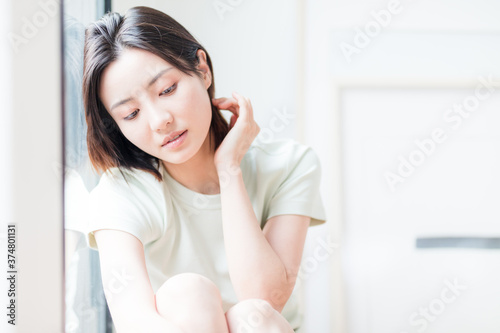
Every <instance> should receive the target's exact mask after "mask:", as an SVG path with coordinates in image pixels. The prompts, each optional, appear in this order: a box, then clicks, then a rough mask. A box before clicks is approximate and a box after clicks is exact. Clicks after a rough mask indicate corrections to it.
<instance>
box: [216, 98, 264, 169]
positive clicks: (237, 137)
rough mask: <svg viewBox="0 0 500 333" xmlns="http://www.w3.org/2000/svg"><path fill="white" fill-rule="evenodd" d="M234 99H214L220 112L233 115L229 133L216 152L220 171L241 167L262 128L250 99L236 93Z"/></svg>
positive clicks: (217, 165) (217, 166)
mask: <svg viewBox="0 0 500 333" xmlns="http://www.w3.org/2000/svg"><path fill="white" fill-rule="evenodd" d="M233 97H234V98H225V97H222V98H214V99H212V103H213V105H215V106H216V107H217V108H218V109H219V110H229V111H231V112H232V113H233V115H232V116H231V122H230V124H229V132H228V133H227V135H226V137H225V138H224V140H223V141H222V143H221V144H220V146H219V147H218V148H217V151H216V152H215V156H214V162H215V166H216V168H217V170H218V171H220V170H223V169H227V168H233V167H235V166H236V167H239V166H240V163H241V160H242V159H243V156H244V155H245V154H246V152H247V151H248V148H249V147H250V145H251V144H252V142H253V140H254V139H255V138H256V137H257V135H258V134H259V132H260V127H259V125H257V123H256V122H255V120H254V118H253V109H252V104H251V103H250V99H248V98H247V97H243V96H241V95H239V94H237V93H235V92H233Z"/></svg>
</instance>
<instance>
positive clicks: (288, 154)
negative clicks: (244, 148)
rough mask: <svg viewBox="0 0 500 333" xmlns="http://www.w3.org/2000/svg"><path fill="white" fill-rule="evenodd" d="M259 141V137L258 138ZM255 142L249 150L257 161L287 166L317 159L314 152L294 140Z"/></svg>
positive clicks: (280, 139)
mask: <svg viewBox="0 0 500 333" xmlns="http://www.w3.org/2000/svg"><path fill="white" fill-rule="evenodd" d="M257 139H258V137H257ZM257 139H256V140H255V141H254V142H253V143H252V145H251V147H250V148H249V152H250V156H251V158H252V159H253V160H255V161H264V163H266V160H268V161H269V160H274V161H276V162H281V163H279V164H283V163H285V164H287V163H290V162H293V161H298V160H301V159H303V158H304V157H308V158H309V159H311V158H312V159H315V158H316V157H317V156H316V153H315V152H314V150H313V149H312V148H311V147H310V146H308V145H305V144H302V143H300V142H298V141H296V140H295V139H292V138H278V139H274V140H267V141H266V140H257Z"/></svg>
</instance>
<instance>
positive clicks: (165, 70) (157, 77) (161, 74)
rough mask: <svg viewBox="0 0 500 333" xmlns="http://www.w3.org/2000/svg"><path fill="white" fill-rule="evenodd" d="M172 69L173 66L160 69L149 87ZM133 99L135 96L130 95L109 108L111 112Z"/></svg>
mask: <svg viewBox="0 0 500 333" xmlns="http://www.w3.org/2000/svg"><path fill="white" fill-rule="evenodd" d="M171 69H173V67H169V68H165V69H164V70H162V71H160V72H159V73H158V74H156V75H155V76H154V77H153V78H152V79H151V81H149V83H148V86H147V88H149V87H151V86H152V85H153V84H154V83H155V82H156V81H158V79H159V78H160V77H162V76H163V74H165V73H166V72H168V71H169V70H171ZM132 100H134V98H133V97H128V98H125V99H124V100H121V101H119V102H116V103H115V104H113V105H112V106H111V108H110V109H109V112H111V111H113V109H114V108H116V107H118V106H120V105H122V104H125V103H127V102H130V101H132Z"/></svg>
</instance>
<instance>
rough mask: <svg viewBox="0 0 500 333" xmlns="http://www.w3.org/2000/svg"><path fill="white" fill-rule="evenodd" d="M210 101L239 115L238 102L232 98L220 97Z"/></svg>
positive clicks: (219, 107)
mask: <svg viewBox="0 0 500 333" xmlns="http://www.w3.org/2000/svg"><path fill="white" fill-rule="evenodd" d="M212 103H213V104H214V105H215V106H216V107H217V108H218V109H220V110H228V111H231V112H232V113H234V114H236V115H239V113H240V112H239V104H238V101H237V100H235V99H234V98H226V97H221V98H217V99H212Z"/></svg>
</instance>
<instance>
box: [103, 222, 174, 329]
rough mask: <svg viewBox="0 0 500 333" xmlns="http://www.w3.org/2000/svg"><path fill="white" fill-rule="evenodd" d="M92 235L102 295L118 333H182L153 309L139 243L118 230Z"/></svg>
mask: <svg viewBox="0 0 500 333" xmlns="http://www.w3.org/2000/svg"><path fill="white" fill-rule="evenodd" d="M94 235H95V239H96V242H97V246H98V248H99V260H100V265H101V277H102V283H103V288H104V294H105V296H106V300H107V302H108V306H109V310H110V313H111V317H112V318H113V323H114V325H115V328H116V330H117V332H118V333H137V332H155V333H160V332H161V333H184V332H183V331H182V330H180V329H179V328H178V327H176V326H174V325H173V324H171V323H169V322H168V321H167V320H166V319H165V318H163V317H162V316H161V315H160V314H159V313H158V312H157V310H156V303H155V294H154V292H153V289H152V287H151V282H150V281H149V276H148V274H147V270H146V263H145V257H144V247H143V245H142V243H141V241H139V239H137V238H136V237H135V236H133V235H131V234H129V233H127V232H124V231H119V230H111V229H101V230H98V231H95V232H94Z"/></svg>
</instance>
